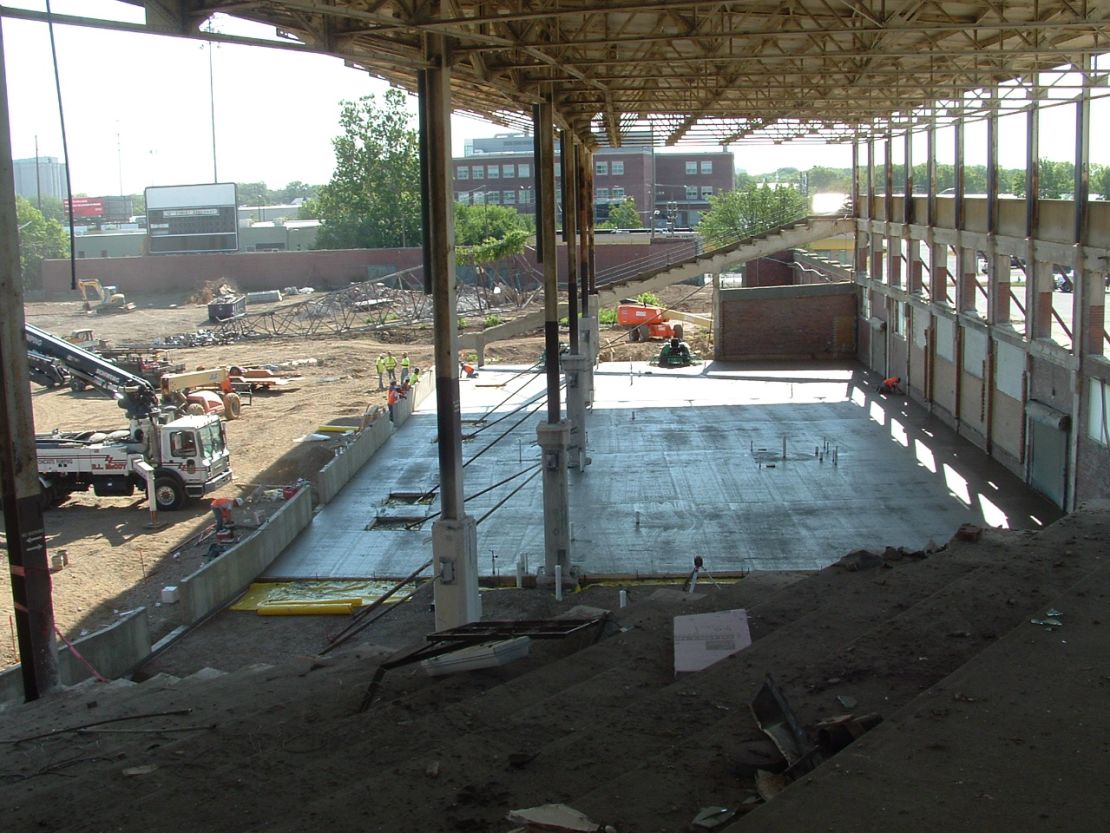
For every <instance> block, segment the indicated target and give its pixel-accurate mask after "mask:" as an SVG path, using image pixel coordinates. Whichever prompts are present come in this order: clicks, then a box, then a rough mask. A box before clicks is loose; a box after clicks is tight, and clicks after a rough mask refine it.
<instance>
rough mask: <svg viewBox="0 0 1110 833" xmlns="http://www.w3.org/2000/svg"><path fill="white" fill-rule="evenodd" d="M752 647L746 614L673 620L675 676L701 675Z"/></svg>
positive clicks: (720, 613) (699, 615) (698, 615)
mask: <svg viewBox="0 0 1110 833" xmlns="http://www.w3.org/2000/svg"><path fill="white" fill-rule="evenodd" d="M751 644H752V635H751V632H750V631H749V630H748V612H747V611H746V610H721V611H718V612H716V613H695V614H693V615H691V616H676V617H674V673H675V674H676V675H678V674H685V673H689V672H693V671H701V670H702V669H704V668H708V667H709V666H711V665H713V663H715V662H718V661H719V660H722V659H724V658H725V657H728V656H732V655H733V654H735V653H737V652H738V651H742V650H744V649H745V648H747V647H748V646H750V645H751Z"/></svg>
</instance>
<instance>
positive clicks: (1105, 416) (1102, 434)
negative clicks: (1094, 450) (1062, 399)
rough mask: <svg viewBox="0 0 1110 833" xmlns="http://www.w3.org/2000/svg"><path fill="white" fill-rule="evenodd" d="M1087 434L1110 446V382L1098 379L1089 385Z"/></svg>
mask: <svg viewBox="0 0 1110 833" xmlns="http://www.w3.org/2000/svg"><path fill="white" fill-rule="evenodd" d="M1087 436H1088V437H1090V438H1091V439H1092V440H1094V441H1095V442H1096V443H1098V444H1099V445H1104V446H1110V384H1107V383H1106V382H1100V381H1099V380H1098V379H1091V380H1090V384H1089V385H1088V386H1087Z"/></svg>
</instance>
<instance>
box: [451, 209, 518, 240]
mask: <svg viewBox="0 0 1110 833" xmlns="http://www.w3.org/2000/svg"><path fill="white" fill-rule="evenodd" d="M530 230H531V223H530V222H529V221H528V219H527V218H525V217H524V216H523V215H521V214H519V213H518V212H517V211H516V210H515V209H513V208H509V207H508V206H505V205H490V204H488V203H487V204H485V205H467V204H465V203H461V202H457V203H455V244H456V245H458V246H476V245H478V244H479V243H484V242H486V241H487V240H501V239H503V238H504V237H505V236H506V235H507V234H508V233H509V232H510V231H523V232H525V237H527V236H528V232H529V231H530Z"/></svg>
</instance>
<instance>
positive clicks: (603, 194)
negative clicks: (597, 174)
mask: <svg viewBox="0 0 1110 833" xmlns="http://www.w3.org/2000/svg"><path fill="white" fill-rule="evenodd" d="M597 201H598V202H608V201H609V189H608V188H598V189H597Z"/></svg>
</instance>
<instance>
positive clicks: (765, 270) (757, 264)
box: [744, 252, 795, 286]
mask: <svg viewBox="0 0 1110 833" xmlns="http://www.w3.org/2000/svg"><path fill="white" fill-rule="evenodd" d="M793 262H794V260H793V257H792V256H791V254H790V253H789V252H782V253H781V254H777V255H772V256H771V257H760V258H756V259H755V260H749V261H748V262H747V263H745V264H744V286H790V285H791V284H793V283H794V271H795V270H794V267H793V266H792V265H791V264H792V263H793Z"/></svg>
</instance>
